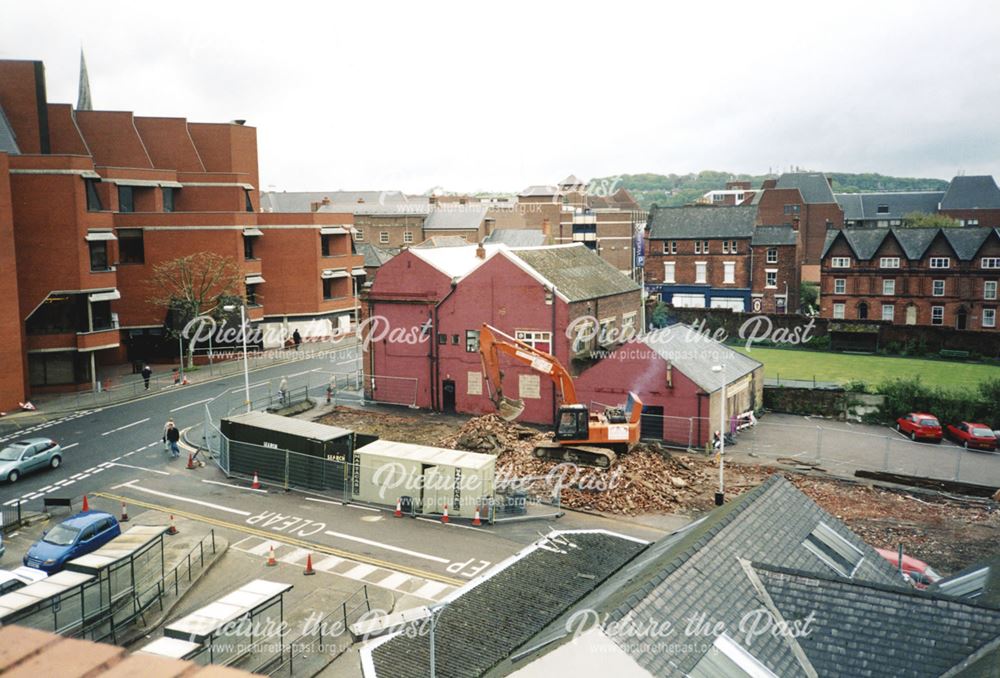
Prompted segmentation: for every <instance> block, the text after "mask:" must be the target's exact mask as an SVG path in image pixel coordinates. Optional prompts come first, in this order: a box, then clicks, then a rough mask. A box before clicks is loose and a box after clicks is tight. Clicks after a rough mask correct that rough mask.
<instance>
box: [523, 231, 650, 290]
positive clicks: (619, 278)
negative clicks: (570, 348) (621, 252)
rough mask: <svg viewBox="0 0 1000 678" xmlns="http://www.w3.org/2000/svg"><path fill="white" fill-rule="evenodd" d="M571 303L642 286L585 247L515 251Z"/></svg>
mask: <svg viewBox="0 0 1000 678" xmlns="http://www.w3.org/2000/svg"><path fill="white" fill-rule="evenodd" d="M511 253H512V254H514V255H515V256H516V257H517V258H518V259H520V260H521V261H523V262H524V263H526V264H528V266H530V267H531V268H533V269H534V270H535V271H537V272H538V274H539V275H541V277H543V278H545V279H546V280H548V281H549V282H550V283H551V284H553V285H555V287H556V290H557V292H558V293H559V294H561V295H562V296H563V297H565V298H566V299H567V301H570V302H575V301H584V300H587V299H599V298H601V297H607V296H611V295H613V294H623V293H625V292H637V291H639V290H640V289H641V288H640V287H639V285H638V284H637V283H636V282H635V281H634V280H632V279H631V278H629V277H628V276H626V275H625V274H624V273H622V272H621V271H619V270H618V269H617V268H615V267H614V266H612V265H611V264H609V263H608V262H607V261H605V260H604V259H602V258H601V257H599V256H597V254H596V253H594V252H592V251H591V250H590V249H588V248H587V247H586V246H584V245H583V244H579V243H578V244H574V245H555V246H550V247H532V248H518V249H512V250H511Z"/></svg>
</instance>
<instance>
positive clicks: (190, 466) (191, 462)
mask: <svg viewBox="0 0 1000 678" xmlns="http://www.w3.org/2000/svg"><path fill="white" fill-rule="evenodd" d="M187 467H188V469H195V468H197V466H195V465H194V455H193V454H192V453H190V452H188V465H187Z"/></svg>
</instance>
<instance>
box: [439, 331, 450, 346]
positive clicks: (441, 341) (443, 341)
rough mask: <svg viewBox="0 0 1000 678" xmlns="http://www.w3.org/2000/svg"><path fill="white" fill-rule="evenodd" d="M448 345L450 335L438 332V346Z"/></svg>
mask: <svg viewBox="0 0 1000 678" xmlns="http://www.w3.org/2000/svg"><path fill="white" fill-rule="evenodd" d="M447 344H448V335H447V334H445V333H444V332H438V346H446V345H447Z"/></svg>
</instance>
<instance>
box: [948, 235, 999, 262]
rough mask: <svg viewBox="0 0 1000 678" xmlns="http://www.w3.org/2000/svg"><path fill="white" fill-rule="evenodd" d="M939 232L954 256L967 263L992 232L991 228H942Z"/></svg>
mask: <svg viewBox="0 0 1000 678" xmlns="http://www.w3.org/2000/svg"><path fill="white" fill-rule="evenodd" d="M941 232H942V233H943V234H944V237H945V239H947V241H948V244H949V245H951V248H952V249H953V250H955V254H956V255H958V258H959V259H961V260H962V261H969V260H970V259H972V258H973V257H975V256H976V252H978V251H979V248H980V247H982V246H983V243H984V242H986V239H987V238H988V237H990V234H991V233H992V232H993V229H992V228H942V229H941Z"/></svg>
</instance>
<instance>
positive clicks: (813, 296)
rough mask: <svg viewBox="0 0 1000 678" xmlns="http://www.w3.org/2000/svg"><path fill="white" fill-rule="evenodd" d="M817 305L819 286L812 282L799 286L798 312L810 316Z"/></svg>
mask: <svg viewBox="0 0 1000 678" xmlns="http://www.w3.org/2000/svg"><path fill="white" fill-rule="evenodd" d="M818 305H819V285H817V284H816V283H813V282H803V283H802V284H801V285H799V310H800V311H801V312H802V313H806V314H812V313H814V312H815V310H816V307H817V306H818Z"/></svg>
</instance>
